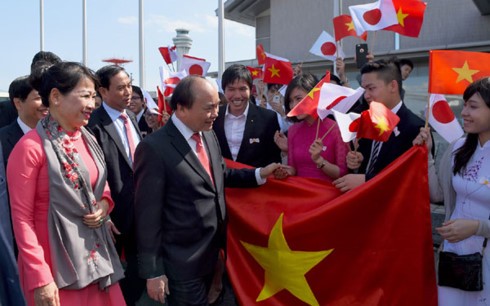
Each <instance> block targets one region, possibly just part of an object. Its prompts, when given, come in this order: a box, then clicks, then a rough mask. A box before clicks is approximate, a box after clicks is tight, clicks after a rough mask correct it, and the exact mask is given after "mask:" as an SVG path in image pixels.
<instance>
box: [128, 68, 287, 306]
mask: <svg viewBox="0 0 490 306" xmlns="http://www.w3.org/2000/svg"><path fill="white" fill-rule="evenodd" d="M218 105H219V96H218V92H217V91H216V90H215V89H214V88H213V86H212V85H211V83H209V82H208V81H207V80H206V79H204V78H202V77H199V76H189V77H186V78H184V79H183V80H182V81H181V82H180V83H179V85H177V87H176V88H175V91H174V92H173V96H172V100H171V106H172V109H174V110H175V111H174V114H173V115H172V117H171V118H170V120H169V121H168V122H167V124H166V125H165V126H164V127H162V128H161V129H159V130H158V131H156V132H154V133H152V134H150V135H149V136H148V137H146V138H145V139H144V140H143V141H142V142H141V144H140V145H139V147H138V148H137V150H136V162H135V167H134V168H135V182H136V203H135V212H136V214H135V216H136V233H137V240H138V260H139V270H140V275H141V277H143V278H146V279H147V291H148V294H149V296H150V297H151V298H152V299H154V300H157V301H160V302H162V303H163V302H164V301H165V295H166V294H169V293H170V295H169V296H168V303H169V305H207V304H208V300H207V296H208V291H209V287H210V284H211V280H212V277H213V272H214V267H215V264H216V261H217V259H218V251H219V249H220V248H222V247H223V243H224V239H225V222H226V221H225V220H226V209H225V198H224V186H225V184H226V185H227V186H231V187H253V186H257V184H260V183H263V179H264V178H265V177H267V176H268V175H270V174H271V173H272V172H273V171H274V170H275V169H277V168H278V167H279V166H280V165H279V164H271V165H269V166H267V167H265V168H260V169H255V170H254V169H242V170H230V169H226V166H225V164H224V161H223V158H222V156H221V154H220V149H219V145H218V141H217V139H216V135H215V134H214V132H213V131H212V126H213V122H214V121H215V119H216V117H217V115H218Z"/></svg>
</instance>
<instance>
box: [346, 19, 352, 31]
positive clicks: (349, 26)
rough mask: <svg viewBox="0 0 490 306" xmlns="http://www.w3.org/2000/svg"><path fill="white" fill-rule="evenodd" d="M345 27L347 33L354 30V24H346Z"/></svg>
mask: <svg viewBox="0 0 490 306" xmlns="http://www.w3.org/2000/svg"><path fill="white" fill-rule="evenodd" d="M345 25H346V26H347V31H350V30H354V22H353V21H351V22H348V23H346V24H345Z"/></svg>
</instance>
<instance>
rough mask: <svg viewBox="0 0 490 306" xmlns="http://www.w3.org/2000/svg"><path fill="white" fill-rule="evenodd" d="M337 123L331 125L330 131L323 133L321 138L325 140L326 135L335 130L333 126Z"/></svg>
mask: <svg viewBox="0 0 490 306" xmlns="http://www.w3.org/2000/svg"><path fill="white" fill-rule="evenodd" d="M336 125H337V122H335V123H334V124H332V126H330V128H329V129H328V131H327V132H326V133H325V134H323V136H322V137H321V138H320V140H321V141H323V139H325V137H326V136H327V135H328V134H329V133H330V132H331V131H332V130H333V128H334V127H335V126H336Z"/></svg>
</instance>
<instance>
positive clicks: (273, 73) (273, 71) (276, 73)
mask: <svg viewBox="0 0 490 306" xmlns="http://www.w3.org/2000/svg"><path fill="white" fill-rule="evenodd" d="M267 70H269V71H270V72H271V78H273V77H274V76H277V77H278V78H280V77H281V76H280V75H279V71H281V70H280V69H277V68H276V67H275V66H274V64H272V67H270V68H267Z"/></svg>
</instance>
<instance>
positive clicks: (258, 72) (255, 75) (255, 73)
mask: <svg viewBox="0 0 490 306" xmlns="http://www.w3.org/2000/svg"><path fill="white" fill-rule="evenodd" d="M247 69H248V71H250V74H251V75H252V80H255V79H261V78H262V77H263V73H262V72H263V71H262V68H254V67H250V66H247Z"/></svg>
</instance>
